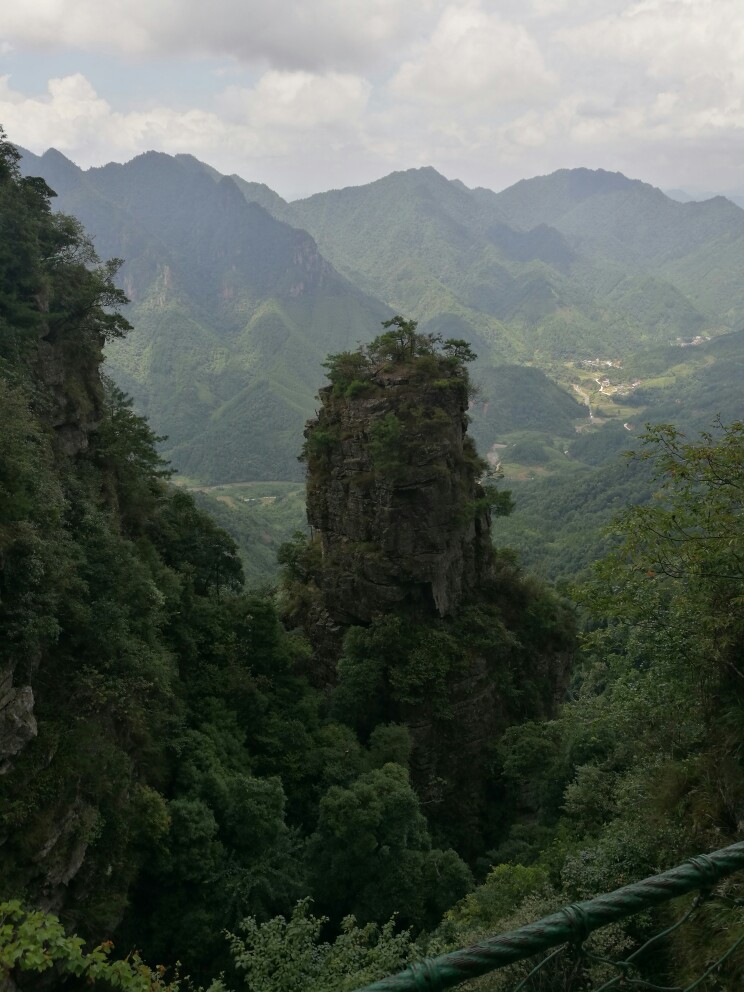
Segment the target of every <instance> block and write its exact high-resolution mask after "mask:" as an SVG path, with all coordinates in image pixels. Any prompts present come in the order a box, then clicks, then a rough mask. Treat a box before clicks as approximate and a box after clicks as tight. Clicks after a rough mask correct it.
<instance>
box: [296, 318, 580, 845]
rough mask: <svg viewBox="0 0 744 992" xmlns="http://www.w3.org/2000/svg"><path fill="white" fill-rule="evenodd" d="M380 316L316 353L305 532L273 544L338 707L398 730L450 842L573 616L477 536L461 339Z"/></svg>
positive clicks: (558, 686)
mask: <svg viewBox="0 0 744 992" xmlns="http://www.w3.org/2000/svg"><path fill="white" fill-rule="evenodd" d="M385 327H386V328H387V330H386V332H385V333H384V334H383V335H381V336H380V337H379V338H377V339H376V340H375V341H374V342H372V344H371V345H369V346H368V347H366V348H361V349H359V350H358V351H357V352H353V353H351V352H346V353H343V354H340V355H334V356H331V358H330V359H329V361H328V363H327V365H326V367H327V369H328V376H329V379H330V385H328V386H326V387H324V388H323V389H321V391H320V394H319V400H320V409H319V411H318V414H317V416H316V418H315V419H314V420H312V421H310V422H309V423H308V425H307V427H306V430H305V437H306V442H305V447H304V457H305V459H306V461H307V468H308V476H307V512H308V521H309V523H310V526H311V537H310V539H309V541H308V542H307V543H304V542H299V541H298V542H296V543H295V544H294V546H293V547H292V549H288V550H287V551H285V555H284V559H285V564H287V565H288V579H287V588H286V592H287V596H286V600H287V612H288V614H289V615H290V616H291V617H292V619H293V620H294V621H295V622H299V623H300V624H301V625H302V626H303V627H304V629H305V630H306V632H307V633H308V636H309V638H310V640H311V642H312V643H313V646H314V649H315V657H314V662H313V668H312V670H311V671H310V673H309V674H310V675H311V678H313V679H314V680H315V682H316V684H318V685H321V686H325V687H327V688H328V689H329V690H330V691H331V696H332V704H331V705H332V708H333V710H334V712H335V714H336V715H337V716H338V717H339V718H340V719H342V720H344V721H345V722H348V723H349V724H351V725H352V726H353V727H354V728H355V729H356V730H357V732H359V733H360V734H361V736H362V737H363V738H364V737H365V736H366V735H368V734H370V733H371V732H372V730H373V729H374V727H375V726H378V725H380V724H382V723H391V722H392V723H404V724H405V725H406V726H407V727H408V729H409V731H410V733H411V737H412V741H413V753H412V758H411V770H412V775H413V780H414V783H415V785H416V788H417V790H418V792H419V795H420V797H421V799H422V800H423V801H424V802H425V803H426V806H427V812H428V814H429V817H430V819H431V820H432V822H433V823H435V824H438V825H439V826H440V828H441V829H442V830H443V831H444V833H445V835H446V837H447V839H448V841H449V842H451V843H454V844H455V845H456V846H457V847H458V849H459V850H460V852H461V853H465V854H466V855H467V854H469V853H473V852H474V851H475V850H476V849H478V848H480V849H481V850H482V849H483V845H484V844H488V843H489V842H492V841H495V840H496V839H497V838H498V836H499V831H500V829H501V827H500V825H499V824H500V823H501V814H499V816H496V817H494V816H493V815H492V812H493V811H492V809H491V807H492V805H493V803H494V802H497V803H501V804H502V805H503V803H504V798H505V797H504V796H503V795H501V793H500V792H499V785H498V782H497V778H498V776H497V774H494V772H493V771H492V770H491V769H492V767H493V751H494V747H495V746H496V744H497V742H498V740H499V739H500V737H501V735H502V734H503V732H504V730H505V729H506V727H508V726H509V725H510V724H513V723H515V722H519V721H520V720H523V719H529V718H532V717H534V716H537V715H545V714H550V713H551V712H552V710H553V708H554V706H555V704H556V702H557V700H558V698H559V697H560V695H561V693H562V690H563V688H564V686H565V681H566V677H567V670H568V663H569V659H570V654H571V650H572V645H573V622H572V618H571V616H570V613H569V611H568V610H567V608H566V607H565V606H564V604H563V603H562V602H561V601H560V600H559V598H558V597H557V596H555V595H554V594H553V593H552V592H551V591H550V590H548V589H546V588H544V587H542V586H541V585H540V584H539V583H536V582H534V581H532V580H529V579H527V578H525V577H524V576H522V575H521V574H520V572H519V569H518V568H517V567H516V565H515V563H514V560H513V558H512V556H510V555H509V554H508V553H506V554H504V553H501V554H499V553H497V552H495V550H494V548H493V546H492V542H491V518H492V516H494V515H498V514H503V513H505V512H508V511H509V509H510V508H511V501H510V498H509V494H508V493H505V492H502V491H500V490H499V489H498V488H497V486H496V485H495V484H494V481H493V480H492V479H488V478H487V477H485V478H484V472H485V470H486V468H487V465H486V463H485V462H484V461H483V460H482V459H481V458H479V456H478V454H477V452H476V450H475V446H474V444H473V442H472V440H471V439H470V438H469V437H468V435H467V425H468V417H467V406H468V396H469V391H470V386H469V380H468V375H467V368H466V361H468V360H469V359H470V358H471V357H472V353H471V352H470V349H469V347H468V346H467V344H466V342H464V341H459V340H449V341H444V342H443V341H442V340H441V339H439V338H437V337H432V336H429V335H420V334H418V333H417V332H416V325H415V323H414V322H412V321H406V320H404V319H403V318H400V317H396V318H394V319H393V320H392V321H389V322H387V323H386V325H385ZM489 765H490V766H491V768H489ZM453 810H456V811H457V814H456V816H454V817H453ZM502 826H503V824H502Z"/></svg>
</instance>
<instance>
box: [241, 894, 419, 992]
mask: <svg viewBox="0 0 744 992" xmlns="http://www.w3.org/2000/svg"><path fill="white" fill-rule="evenodd" d="M309 905H310V903H309V900H308V899H303V900H302V901H300V902H299V903H298V904H297V905H296V906H295V908H294V909H293V911H292V915H291V917H290V918H289V919H286V918H285V917H283V916H277V917H274V918H273V919H271V920H268V921H266V922H265V923H259V922H258V921H257V920H256V919H255V918H253V917H251V918H249V919H246V920H244V921H243V922H242V924H241V927H240V930H241V933H240V935H235V934H230V935H229V941H230V949H231V952H232V954H233V957H234V961H235V966H236V968H237V971H238V973H239V974H240V976H241V978H242V979H243V982H244V983H245V987H246V988H247V989H248V990H249V992H351V990H352V989H355V988H359V987H361V986H363V985H367V984H369V983H371V982H373V981H376V980H377V979H380V978H384V977H385V976H387V975H388V974H391V973H393V972H395V971H399V970H401V969H402V968H404V967H405V965H406V964H407V963H408V962H409V961H410V960H411V959H412V958H414V957H415V956H416V949H415V945H414V944H412V942H411V935H410V931H408V930H402V931H400V932H397V933H396V928H395V921H394V920H392V919H391V920H389V921H388V922H387V923H384V924H383V925H382V926H378V925H376V924H374V923H367V924H366V925H365V926H361V927H360V926H358V925H357V923H356V921H355V920H354V917H353V916H349V917H346V918H345V919H344V920H342V922H341V926H340V933H339V935H338V936H337V937H336V938H335V940H334V941H333V942H325V941H323V940H322V939H321V934H322V931H323V927H324V924H326V923H327V922H328V918H327V917H317V916H313V915H312V914H311V913H310V912H309Z"/></svg>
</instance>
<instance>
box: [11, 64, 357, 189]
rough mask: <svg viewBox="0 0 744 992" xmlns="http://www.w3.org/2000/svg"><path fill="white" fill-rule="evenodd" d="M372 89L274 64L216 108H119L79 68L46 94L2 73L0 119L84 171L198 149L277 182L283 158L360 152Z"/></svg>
mask: <svg viewBox="0 0 744 992" xmlns="http://www.w3.org/2000/svg"><path fill="white" fill-rule="evenodd" d="M368 91H369V86H368V84H367V83H365V82H364V80H360V79H358V78H357V77H353V76H347V75H340V74H336V73H330V74H327V75H317V76H316V75H312V74H310V73H305V72H292V73H280V72H276V71H274V70H271V71H269V72H267V73H266V74H264V76H262V77H261V78H260V79H259V80H258V82H257V84H256V86H255V87H253V88H252V89H249V88H238V87H229V88H228V89H226V90H225V91H224V92H223V94H221V96H220V97H219V98H218V100H217V101H216V109H212V110H203V109H196V108H195V109H190V110H177V109H174V108H173V107H169V106H166V105H162V104H159V105H155V106H153V107H148V108H147V109H138V110H129V111H120V110H116V109H114V108H113V107H112V106H111V105H110V104H109V103H108V102H107V101H106V100H104V99H102V98H101V97H100V96H99V95H98V94H97V93H96V91H95V90H94V88H93V86H92V85H91V84H90V82H89V81H88V80H87V79H86V78H85V77H84V76H82V75H81V74H79V73H77V74H74V75H71V76H67V77H64V78H59V79H51V80H49V83H48V86H47V92H46V93H45V94H43V95H41V96H25V95H23V94H21V93H19V92H17V91H16V90H14V89H13V88H12V86H11V84H10V80H9V78H8V77H7V76H3V77H0V121H2V122H3V125H4V127H5V129H6V131H7V133H8V135H9V137H10V139H11V140H12V141H14V142H16V143H18V144H19V145H22V146H24V147H28V148H30V149H31V150H32V151H35V152H41V151H44V150H46V148H48V147H50V146H54V147H55V148H57V149H58V150H60V151H62V152H63V153H65V154H66V155H68V156H69V157H70V158H72V159H73V161H75V162H77V163H78V164H80V165H83V166H85V167H87V166H90V165H100V164H103V163H105V162H108V161H111V160H112V159H113V160H118V161H121V160H124V159H128V158H131V157H132V156H133V155H136V154H139V153H140V152H143V151H147V150H150V149H156V150H158V151H164V152H168V153H170V154H176V153H178V152H190V153H192V154H194V155H196V156H197V157H201V158H204V159H205V160H207V161H209V162H210V163H212V164H214V165H216V166H217V167H218V168H220V169H222V170H223V171H225V172H233V171H238V172H241V173H242V174H244V175H246V176H247V177H248V178H253V177H254V176H255V175H256V172H257V171H258V172H259V173H260V174H261V178H262V179H263V181H269V180H270V179H271V176H269V175H267V174H266V170H267V168H268V167H269V165H270V164H271V163H274V162H275V160H276V159H277V158H282V159H286V160H287V161H289V162H291V161H292V159H293V158H294V160H295V161H297V162H303V161H305V162H309V161H311V160H315V161H317V160H318V159H319V158H324V157H327V156H328V155H329V153H330V152H332V150H333V149H334V148H336V149H338V148H341V147H344V146H346V145H356V146H358V147H359V149H360V150H362V149H363V148H364V135H363V129H362V127H361V115H362V113H363V111H364V108H365V106H366V102H367V96H368ZM285 171H286V170H285Z"/></svg>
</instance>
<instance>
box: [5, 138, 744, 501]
mask: <svg viewBox="0 0 744 992" xmlns="http://www.w3.org/2000/svg"><path fill="white" fill-rule="evenodd" d="M22 167H23V170H24V171H25V172H26V173H27V174H34V175H41V176H43V177H44V178H45V180H46V181H47V182H48V183H49V185H50V186H51V187H52V188H53V189H55V190H56V192H57V194H58V199H57V200H56V201H55V202H56V205H58V206H59V208H60V209H62V210H64V211H65V212H67V213H72V214H74V215H75V216H77V217H79V218H80V220H81V221H82V223H83V224H84V225H85V227H86V228H87V229H88V231H89V232H90V234H91V235H92V237H93V239H94V242H95V245H96V248H97V250H98V253H99V255H101V257H104V258H106V257H110V256H117V257H122V258H124V259H125V264H124V265H123V267H122V269H121V282H122V285H123V287H124V288H125V290H126V292H127V293H128V295H129V296H130V298H131V300H132V305H131V313H130V314H129V318H130V320H131V321H132V323H133V324H134V325H135V331H134V332H132V333H131V334H130V335H129V337H128V338H127V339H126V340H125V341H123V342H119V343H115V344H114V345H113V346H112V347H111V348H110V349H109V362H110V368H111V371H112V374H113V375H114V377H115V378H116V379H117V381H118V382H119V383H120V385H122V386H123V387H124V388H125V389H127V390H128V391H129V392H131V393H132V394H133V396H134V397H135V400H136V402H137V405H138V407H139V409H140V410H142V411H143V412H145V413H146V414H147V415H148V416H149V417H150V419H151V421H152V425H153V427H154V429H155V430H156V431H157V432H158V433H161V434H166V435H168V438H169V440H168V442H167V444H166V451H167V454H168V456H169V457H170V458H171V459H172V460H173V462H174V464H175V465H176V466H177V468H178V469H179V470H180V471H181V472H182V473H184V474H185V475H186V476H188V477H192V478H195V479H199V480H200V481H202V482H209V483H217V482H230V481H239V480H240V481H242V480H261V479H297V478H300V477H301V467H300V466H299V465H298V464H297V461H296V454H297V452H298V450H299V448H300V445H301V434H302V426H303V422H304V420H305V419H306V417H308V416H310V415H312V413H313V409H314V396H315V393H316V391H317V388H318V387H319V385H321V384H322V382H323V370H322V362H323V360H324V358H325V356H326V355H327V354H328V353H330V352H335V351H339V350H342V349H346V348H350V347H354V346H355V344H356V343H357V342H361V341H366V340H369V339H370V338H372V337H373V336H374V335H375V334H377V333H378V331H379V329H380V321H381V320H383V319H385V318H386V317H388V316H390V315H391V314H393V313H396V312H399V313H402V314H404V315H406V316H407V317H413V318H416V319H417V320H419V322H420V326H421V328H422V329H423V330H431V331H436V332H441V333H443V334H444V335H445V336H457V337H464V338H466V339H467V340H468V341H470V342H471V343H472V344H473V346H474V348H475V350H476V351H477V352H478V353H479V355H480V359H479V362H478V363H477V366H476V369H475V373H474V378H475V379H476V380H478V381H479V382H480V384H481V395H480V397H479V398H478V401H477V403H476V404H475V405H474V409H473V410H472V413H473V416H474V420H475V423H474V428H473V429H474V433H475V435H476V438H477V440H478V442H479V445H480V447H481V448H482V450H484V451H488V450H489V449H491V450H492V455H493V457H494V458H497V457H498V458H500V459H502V460H503V462H504V465H505V466H508V465H509V464H512V465H513V466H515V468H514V469H513V474H515V475H516V477H519V470H520V466H521V467H522V468H524V467H525V466H527V467H528V468H529V466H533V467H534V466H535V465H541V466H542V468H541V469H540V471H542V472H547V473H549V472H551V471H555V470H557V469H558V468H560V463H561V461H564V462H565V461H567V460H571V459H572V454H571V453H572V448H574V447H575V446H576V445H577V442H578V441H579V440H581V444H580V445H579V446H578V447H577V448H576V454H575V457H573V463H572V465H571V469H572V470H573V469H574V468H575V462H576V461H579V462H581V463H582V464H586V465H591V464H592V463H593V461H596V457H595V456H594V455H592V450H596V451H599V450H601V451H604V450H605V449H606V448H608V440H609V435H608V434H607V431H608V430H610V428H612V430H611V434H612V437H613V438H615V441H617V444H620V442H621V441H622V439H623V432H624V429H623V427H622V424H623V423H626V425H627V424H628V422H629V421H637V422H638V423H639V424H640V423H642V421H643V418H644V417H646V416H648V417H651V419H653V418H654V416H655V413H656V411H664V410H665V409H669V408H670V406H671V407H672V412H674V409H675V405H676V408H680V407H681V409H678V412H679V413H681V414H682V419H684V415H685V412H686V411H694V417H693V419H694V420H695V421H698V420H699V421H700V422H701V426H704V425H705V423H706V422H707V421H708V420H709V419H710V418H712V417H713V416H715V414H716V413H717V412H719V410H721V406H719V405H717V404H719V403H722V404H723V406H726V404H727V403H728V405H729V406H730V407H734V408H735V407H736V404H737V397H738V392H737V387H738V369H739V363H740V357H739V356H740V355H742V348H741V344H742V342H741V340H740V337H741V336H740V335H738V334H736V333H735V332H737V331H739V330H740V329H741V328H742V326H744V280H742V279H741V272H742V269H744V210H741V209H740V208H739V207H738V206H736V205H735V204H734V203H732V202H731V201H729V200H727V199H725V198H723V197H714V198H712V199H710V200H707V201H705V202H694V201H691V202H687V203H682V202H678V201H677V200H674V199H671V198H670V197H668V196H666V195H665V194H664V193H662V192H661V191H660V190H658V189H656V188H654V187H652V186H649V185H647V184H645V183H642V182H639V181H636V180H630V179H627V178H626V177H624V176H622V175H621V174H619V173H610V172H604V171H589V170H586V169H574V170H561V171H559V172H556V173H553V174H552V175H550V176H543V177H538V178H535V179H529V180H523V181H521V182H519V183H517V184H516V185H514V186H512V187H510V188H509V189H506V190H504V191H502V192H499V193H496V192H493V191H491V190H488V189H468V188H467V187H466V186H464V185H463V184H462V183H461V182H459V181H457V180H448V179H446V178H445V177H444V176H442V175H440V174H439V173H437V172H436V171H435V170H434V169H431V168H423V169H414V170H409V171H407V172H397V173H393V174H391V175H389V176H387V177H385V178H383V179H380V180H378V181H377V182H374V183H371V184H369V185H367V186H362V187H353V188H349V189H343V190H334V191H330V192H327V193H319V194H317V195H315V196H312V197H310V198H308V199H305V200H299V201H295V202H292V203H287V202H286V201H284V200H283V199H282V198H281V197H279V196H278V195H277V194H276V193H274V192H273V191H272V190H271V189H269V188H268V187H267V186H264V185H262V184H258V183H251V182H248V181H246V180H245V179H242V178H241V177H238V176H232V177H225V176H222V175H220V174H219V173H217V172H216V171H215V170H214V169H212V168H210V167H209V166H207V165H205V164H204V163H201V162H199V161H198V160H196V159H195V158H193V157H191V156H188V155H178V156H175V157H171V156H168V155H164V154H161V153H153V152H151V153H147V154H145V155H141V156H138V157H137V158H135V159H133V160H132V161H131V162H128V163H127V164H125V165H117V164H110V165H107V166H104V167H102V168H95V169H89V170H87V171H82V170H81V169H79V168H78V167H77V166H75V165H74V164H73V163H72V162H70V161H69V160H68V159H66V158H65V157H64V156H63V155H61V154H60V153H59V152H56V151H54V150H50V151H48V152H47V153H46V154H44V155H43V156H41V157H37V156H34V155H32V154H30V153H25V152H24V158H23V162H22ZM731 335H733V336H731ZM722 336H727V337H722ZM724 342H725V343H724ZM721 359H723V360H721ZM735 372H736V376H737V378H736V379H735V378H734V373H735ZM603 383H605V384H604V385H603ZM711 385H713V387H714V388H713V389H711ZM727 397H728V399H727ZM729 401H730V402H729ZM587 403H588V404H590V405H591V404H593V407H590V406H588V405H587ZM590 408H591V413H592V419H591V421H590V420H589V416H588V415H589V413H590ZM727 412H728V411H727ZM688 419H689V418H688ZM634 426H635V424H634V423H631V424H630V426H626V428H625V432H626V433H627V432H628V431H629V430H630V429H631V427H634ZM577 427H578V428H579V431H580V432H582V431H583V432H586V431H588V432H589V434H598V435H602V437H601V438H598V439H597V440H596V441H594V442H591V443H589V442H588V441H587V434H586V433H577ZM603 432H604V434H603ZM530 439H531V442H532V443H531V446H530V444H527V445H526V444H525V442H526V441H528V440H530ZM494 445H496V447H494ZM520 445H521V449H520ZM536 445H537V446H536ZM613 445H614V442H613V443H612V444H609V449H612V448H613ZM615 446H616V445H615ZM520 450H521V452H522V455H521V458H522V460H521V461H520V459H519V457H515V454H516V455H519V452H520ZM530 450H531V451H532V454H531V455H530ZM523 474H524V473H523ZM532 474H534V473H532Z"/></svg>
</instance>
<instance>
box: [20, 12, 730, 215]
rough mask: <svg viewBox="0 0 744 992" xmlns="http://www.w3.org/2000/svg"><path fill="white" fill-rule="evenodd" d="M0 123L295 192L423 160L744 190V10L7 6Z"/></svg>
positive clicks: (100, 151) (69, 149)
mask: <svg viewBox="0 0 744 992" xmlns="http://www.w3.org/2000/svg"><path fill="white" fill-rule="evenodd" d="M0 123H2V124H3V126H4V127H5V130H6V132H7V133H8V136H9V137H10V138H11V140H13V141H15V142H17V143H18V144H21V145H23V146H25V147H27V148H30V149H31V150H32V151H35V152H42V151H44V150H45V149H46V148H48V147H49V146H54V147H56V148H58V149H59V150H60V151H62V152H64V153H65V154H66V155H68V156H69V157H70V158H72V159H73V161H75V162H77V163H78V164H80V165H83V166H85V167H87V166H90V165H98V164H102V163H104V162H108V161H111V160H115V161H126V160H127V159H129V158H132V157H133V156H134V155H137V154H138V153H140V152H142V151H146V150H148V149H151V148H154V149H158V150H161V151H166V152H169V153H176V152H191V153H192V154H194V155H196V156H197V157H198V158H201V159H203V160H204V161H206V162H209V163H210V164H212V165H214V166H215V167H217V168H218V169H219V170H220V171H222V172H227V173H231V172H237V173H239V174H240V175H242V176H243V177H245V178H246V179H252V180H257V181H261V182H265V183H268V185H269V186H271V187H272V188H273V189H276V190H277V191H278V192H279V193H281V194H282V195H283V196H285V197H287V198H293V197H297V196H302V195H307V194H308V193H312V192H315V191H318V190H323V189H329V188H331V187H338V186H347V185H354V184H358V183H363V182H369V181H370V180H372V179H376V178H378V177H380V176H382V175H385V174H387V173H388V172H391V171H392V170H394V169H406V168H411V167H415V166H421V165H433V166H434V167H435V168H437V169H439V171H440V172H443V173H444V174H445V175H446V176H448V177H450V178H459V179H462V180H463V182H465V183H466V184H467V185H469V186H474V185H482V186H489V187H491V188H492V189H502V188H503V187H505V186H507V185H509V184H510V183H512V182H515V181H516V180H518V179H520V178H523V177H526V176H533V175H539V174H544V173H548V172H551V171H553V170H554V169H558V168H563V167H575V166H588V167H590V168H605V169H611V170H619V171H621V172H624V173H625V174H626V175H629V176H632V177H634V178H640V179H645V180H646V181H648V182H652V183H654V184H656V185H659V186H662V187H663V188H669V187H687V188H691V187H692V188H698V189H705V190H715V191H719V190H740V189H742V188H743V187H744V176H742V175H741V172H742V168H741V164H742V163H743V162H744V3H742V0H640V2H636V3H629V2H624V0H24V2H20V0H16V2H5V3H3V4H2V6H1V8H0Z"/></svg>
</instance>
